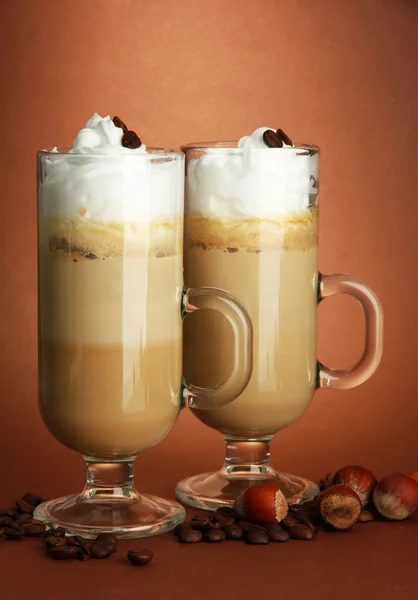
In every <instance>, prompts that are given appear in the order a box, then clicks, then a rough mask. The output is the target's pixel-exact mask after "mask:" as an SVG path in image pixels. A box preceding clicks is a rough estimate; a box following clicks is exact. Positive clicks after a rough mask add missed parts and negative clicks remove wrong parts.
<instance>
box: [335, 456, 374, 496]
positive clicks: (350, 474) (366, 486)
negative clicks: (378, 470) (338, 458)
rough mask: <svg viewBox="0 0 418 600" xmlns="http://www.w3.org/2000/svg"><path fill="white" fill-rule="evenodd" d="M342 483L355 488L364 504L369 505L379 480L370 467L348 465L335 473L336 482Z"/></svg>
mask: <svg viewBox="0 0 418 600" xmlns="http://www.w3.org/2000/svg"><path fill="white" fill-rule="evenodd" d="M340 483H342V484H343V485H347V486H348V487H349V488H351V489H352V490H354V491H355V492H356V494H357V496H358V497H359V498H360V501H361V504H362V506H367V505H368V504H369V503H370V500H371V496H372V493H373V490H374V487H375V485H376V483H377V480H376V477H375V476H374V475H373V473H372V472H371V471H369V470H368V469H365V468H364V467H360V466H359V465H347V466H345V467H343V468H342V469H340V470H339V471H337V472H336V473H335V475H334V484H340Z"/></svg>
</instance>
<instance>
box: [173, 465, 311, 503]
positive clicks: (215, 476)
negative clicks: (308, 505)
mask: <svg viewBox="0 0 418 600" xmlns="http://www.w3.org/2000/svg"><path fill="white" fill-rule="evenodd" d="M266 482H269V483H277V485H278V486H279V487H280V489H281V490H282V492H283V493H284V495H285V496H286V499H287V501H288V503H289V504H299V503H302V502H306V501H307V500H311V499H312V498H314V497H315V496H316V495H317V494H318V493H319V488H318V486H317V485H316V483H314V482H313V481H309V479H305V478H303V477H299V476H298V475H291V474H289V473H280V472H277V471H274V469H270V470H269V472H268V473H251V472H249V473H244V472H241V473H236V474H224V473H223V472H222V471H217V472H215V473H202V474H200V475H195V476H193V477H188V478H186V479H183V480H182V481H180V482H179V483H178V484H177V486H176V496H177V498H178V499H179V500H181V501H182V502H184V503H185V504H188V505H189V506H193V507H194V508H201V509H204V510H216V509H217V508H220V507H221V506H232V505H233V504H234V501H235V499H236V498H237V497H238V496H239V495H240V494H241V492H243V491H244V490H246V489H247V488H248V487H250V486H251V485H255V484H257V483H266Z"/></svg>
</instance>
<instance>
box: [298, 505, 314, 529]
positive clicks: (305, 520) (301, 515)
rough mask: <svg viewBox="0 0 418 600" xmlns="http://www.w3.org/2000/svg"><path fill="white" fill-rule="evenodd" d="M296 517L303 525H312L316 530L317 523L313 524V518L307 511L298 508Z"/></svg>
mask: <svg viewBox="0 0 418 600" xmlns="http://www.w3.org/2000/svg"><path fill="white" fill-rule="evenodd" d="M296 518H297V520H298V521H299V523H301V524H302V525H307V526H308V527H310V528H311V529H312V531H315V525H314V524H313V519H311V517H310V515H309V513H308V512H307V511H304V510H298V512H297V513H296Z"/></svg>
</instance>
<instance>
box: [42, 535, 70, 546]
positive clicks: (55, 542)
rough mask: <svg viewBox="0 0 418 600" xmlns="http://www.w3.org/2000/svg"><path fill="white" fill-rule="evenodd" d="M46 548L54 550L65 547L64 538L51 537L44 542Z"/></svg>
mask: <svg viewBox="0 0 418 600" xmlns="http://www.w3.org/2000/svg"><path fill="white" fill-rule="evenodd" d="M45 543H46V546H47V548H54V547H55V546H65V538H60V537H55V536H54V535H51V536H50V537H47V538H46V540H45Z"/></svg>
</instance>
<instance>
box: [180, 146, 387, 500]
mask: <svg viewBox="0 0 418 600" xmlns="http://www.w3.org/2000/svg"><path fill="white" fill-rule="evenodd" d="M183 150H184V151H185V153H186V170H187V177H186V218H185V281H186V283H187V284H189V285H192V286H202V285H214V286H216V287H219V288H226V289H228V290H229V291H230V292H231V293H233V294H234V295H236V296H237V297H238V298H239V299H240V301H241V302H242V303H243V305H244V306H245V308H246V309H247V311H248V313H249V315H250V318H251V320H252V324H253V329H254V347H253V372H252V376H251V379H250V382H249V384H248V386H247V387H246V388H245V389H244V391H243V392H242V393H241V394H240V395H239V396H238V397H237V399H236V400H235V401H234V402H232V403H231V404H229V405H228V406H224V407H222V408H219V409H215V410H213V411H193V412H194V414H195V416H196V417H197V418H198V419H200V420H201V421H202V422H203V423H205V424H206V425H208V426H209V427H212V428H213V429H216V430H217V431H219V432H220V433H221V434H222V435H223V436H224V438H225V441H226V459H225V464H224V466H223V467H222V469H221V470H220V471H219V472H215V473H205V474H202V475H197V476H193V477H190V478H188V479H185V480H183V481H181V482H180V483H179V484H178V485H177V489H176V493H177V497H178V498H180V499H181V500H182V501H184V502H186V503H187V504H190V505H192V506H195V507H200V508H209V509H214V508H217V507H219V506H222V505H229V504H232V502H233V501H234V500H235V498H236V497H237V495H238V494H240V493H241V492H242V491H243V490H244V489H245V488H247V487H248V486H249V485H250V484H251V483H256V482H261V481H265V480H273V481H275V482H277V483H278V484H279V485H280V487H281V488H282V490H283V492H284V493H285V495H286V496H287V498H288V500H289V502H294V503H295V502H300V501H303V500H305V499H309V498H311V497H313V496H314V495H316V493H317V492H318V487H317V485H316V484H315V483H313V482H311V481H308V480H307V479H304V478H303V477H299V476H296V475H290V474H287V473H279V472H277V471H275V470H274V469H273V468H272V466H271V464H270V452H269V444H270V440H271V439H272V437H273V435H274V434H275V433H276V432H278V431H280V430H282V429H284V428H285V427H288V426H289V425H291V424H292V423H294V422H295V421H296V420H297V419H298V418H299V417H300V416H301V415H302V414H303V412H304V411H305V410H306V409H307V407H308V406H309V404H310V402H311V400H312V398H313V396H314V393H315V390H316V389H318V388H320V387H325V388H334V389H349V388H352V387H355V386H357V385H359V384H361V383H362V382H364V381H365V380H366V379H368V378H369V377H370V376H371V375H372V373H373V372H374V371H375V370H376V368H377V366H378V364H379V362H380V359H381V354H382V311H381V308H380V304H379V301H378V299H377V298H376V296H375V294H374V293H373V292H372V291H371V290H370V289H369V288H368V287H367V286H366V285H365V284H364V283H362V282H361V281H359V280H358V279H355V278H354V277H351V276H349V275H321V274H320V273H318V234H317V225H318V167H319V149H318V148H317V147H315V146H307V145H302V146H299V147H291V146H288V147H283V148H268V147H265V148H257V149H250V148H237V144H236V143H223V142H219V143H211V144H206V143H203V144H191V145H188V146H186V147H184V148H183ZM337 293H344V294H349V295H351V296H354V297H355V298H356V299H357V300H358V301H359V302H360V304H361V306H362V308H363V311H364V314H365V318H366V342H365V348H364V352H363V354H362V356H361V358H360V360H359V361H358V363H357V364H356V365H355V366H354V367H352V368H350V369H348V370H338V371H336V370H333V369H330V368H328V367H326V366H325V365H322V364H321V363H319V362H318V361H317V306H318V303H319V302H321V301H322V300H323V299H324V298H326V297H327V296H331V295H333V294H337ZM231 337H232V329H231V327H229V325H228V323H226V322H225V320H224V319H222V318H219V315H216V314H214V313H212V314H211V313H210V312H206V313H205V314H203V313H202V314H198V315H196V317H193V318H192V319H190V320H189V321H188V322H187V323H186V324H185V361H184V364H185V374H186V376H190V377H191V378H192V379H193V381H196V382H197V383H198V384H199V385H202V386H204V387H210V386H212V385H213V384H214V382H216V381H221V380H223V379H225V378H227V377H228V374H229V372H230V371H231V368H232V365H233V354H232V353H233V344H232V339H231ZM197 341H198V343H197Z"/></svg>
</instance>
